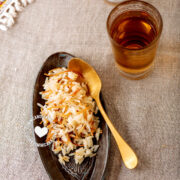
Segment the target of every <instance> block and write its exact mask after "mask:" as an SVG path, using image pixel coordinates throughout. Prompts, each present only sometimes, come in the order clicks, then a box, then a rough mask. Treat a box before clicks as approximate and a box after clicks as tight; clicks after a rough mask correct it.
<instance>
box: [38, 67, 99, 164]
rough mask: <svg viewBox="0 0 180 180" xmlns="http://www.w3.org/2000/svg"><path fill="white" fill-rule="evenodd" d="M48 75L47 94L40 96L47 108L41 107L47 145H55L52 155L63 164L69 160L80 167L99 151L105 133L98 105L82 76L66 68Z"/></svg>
mask: <svg viewBox="0 0 180 180" xmlns="http://www.w3.org/2000/svg"><path fill="white" fill-rule="evenodd" d="M45 75H46V76H47V77H46V80H45V83H44V85H43V87H44V91H42V92H40V94H41V96H42V99H44V100H45V104H44V105H41V104H39V103H38V105H39V106H40V108H41V115H42V123H43V125H44V126H45V127H47V128H48V134H47V138H46V142H49V141H52V151H53V152H54V153H55V154H57V155H58V158H59V162H60V163H61V164H65V163H66V162H69V160H70V158H74V160H75V163H76V164H81V163H82V162H83V161H84V159H85V158H86V157H90V158H91V157H93V156H95V155H96V152H97V150H98V148H99V145H98V141H99V137H100V134H101V133H102V130H101V128H100V127H99V122H100V121H99V117H98V116H97V113H98V108H97V106H96V103H95V101H94V100H93V98H92V97H91V96H90V94H89V91H88V86H87V84H86V82H85V80H84V79H83V77H82V75H81V74H79V73H77V72H73V71H70V70H68V69H66V68H64V67H63V68H55V69H52V70H50V71H49V72H48V73H47V74H45Z"/></svg>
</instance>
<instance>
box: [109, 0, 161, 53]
mask: <svg viewBox="0 0 180 180" xmlns="http://www.w3.org/2000/svg"><path fill="white" fill-rule="evenodd" d="M130 2H134V3H142V4H143V5H146V6H149V7H150V8H151V9H153V10H154V11H156V13H157V14H158V16H159V19H160V28H159V32H158V34H157V36H156V37H155V38H154V39H153V40H152V41H151V42H150V43H149V44H148V45H147V46H145V47H143V48H141V49H128V48H126V47H124V46H122V45H120V44H118V43H117V42H116V41H115V40H114V39H113V38H112V37H111V34H110V28H108V27H109V25H108V22H109V19H110V16H111V15H112V14H113V13H114V11H116V9H117V8H118V7H119V6H122V5H126V4H129V3H130ZM162 28H163V20H162V16H161V14H160V12H159V11H158V10H157V8H155V7H154V6H153V5H152V4H150V3H147V2H145V1H141V0H138V1H137V0H126V1H123V2H121V3H119V4H117V5H116V6H115V7H114V8H113V9H112V10H111V11H110V13H109V15H108V18H107V21H106V29H107V32H108V35H109V38H110V40H111V41H113V43H115V44H116V45H117V46H119V47H120V48H122V49H126V50H128V51H141V50H145V49H147V48H149V47H151V46H152V45H153V44H155V43H156V41H157V40H158V39H159V38H160V36H161V33H162Z"/></svg>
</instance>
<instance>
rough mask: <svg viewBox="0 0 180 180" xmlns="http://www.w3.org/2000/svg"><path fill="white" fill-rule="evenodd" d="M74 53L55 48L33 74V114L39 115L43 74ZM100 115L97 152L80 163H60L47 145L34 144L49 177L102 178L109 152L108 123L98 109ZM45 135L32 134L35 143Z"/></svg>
mask: <svg viewBox="0 0 180 180" xmlns="http://www.w3.org/2000/svg"><path fill="white" fill-rule="evenodd" d="M73 57H74V56H73V55H71V54H68V53H65V52H59V53H55V54H53V55H51V56H50V57H49V58H48V59H47V60H46V61H45V63H44V64H43V66H42V67H41V69H40V71H39V74H38V76H37V79H36V82H35V86H34V93H33V117H35V116H37V115H40V108H39V107H38V106H37V103H41V104H44V103H45V102H44V100H43V99H42V98H41V95H40V94H39V92H41V91H43V86H42V85H43V84H44V82H45V78H46V77H45V75H44V73H47V72H48V71H49V70H51V69H53V68H57V67H67V66H68V62H69V60H70V59H71V58H73ZM101 101H102V104H103V106H104V103H103V98H102V94H101ZM98 116H99V117H100V127H101V129H102V131H103V133H102V135H101V137H100V140H99V143H98V144H99V145H100V147H99V149H98V151H97V155H96V156H95V157H93V158H86V159H85V160H84V161H83V163H82V164H81V165H76V164H75V162H74V160H70V162H68V163H66V165H65V166H64V165H61V164H60V163H59V161H58V157H57V156H56V155H55V154H54V153H53V152H52V151H51V145H49V146H46V147H38V151H39V155H40V157H41V160H42V162H43V165H44V167H45V169H46V171H47V173H48V175H49V177H50V179H52V180H63V179H65V180H88V179H90V180H101V179H103V178H104V173H105V169H106V164H107V159H108V152H109V141H110V138H109V130H108V127H107V125H106V123H105V121H104V119H103V117H102V116H101V114H100V113H99V114H98ZM40 122H41V119H38V120H36V121H34V124H33V125H34V127H36V126H40V127H43V125H42V124H40ZM45 139H46V137H43V138H39V137H38V136H37V135H36V134H35V140H36V142H37V143H44V142H45Z"/></svg>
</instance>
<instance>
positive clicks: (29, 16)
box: [0, 0, 180, 180]
mask: <svg viewBox="0 0 180 180" xmlns="http://www.w3.org/2000/svg"><path fill="white" fill-rule="evenodd" d="M147 1H148V2H150V3H152V4H153V5H155V6H156V7H157V8H158V9H159V11H160V12H161V14H162V16H163V20H164V28H163V34H162V37H161V42H160V46H159V49H158V53H157V56H156V63H155V69H154V71H153V73H152V74H151V75H150V76H149V77H147V78H145V79H143V80H139V81H132V80H128V79H125V78H123V77H121V76H120V74H119V72H118V69H116V67H115V65H114V60H113V56H112V52H111V47H110V43H109V40H108V37H107V33H106V18H107V16H108V13H109V12H110V10H111V9H112V8H113V6H112V5H109V4H107V3H105V2H104V1H103V0H51V1H49V0H36V1H35V3H33V4H31V5H30V6H28V7H27V8H26V9H25V10H24V11H23V13H21V14H20V15H19V17H18V19H16V21H17V24H16V25H15V26H14V27H12V28H11V29H10V30H9V31H8V32H0V180H48V179H49V177H48V175H47V174H46V172H45V170H44V168H43V165H42V163H41V160H40V157H39V155H38V152H37V150H36V147H35V146H34V145H33V144H32V142H31V139H32V138H33V137H31V135H29V134H28V133H29V131H28V129H27V127H28V125H27V124H28V122H29V120H30V118H31V101H32V93H33V86H34V82H35V79H36V76H37V73H38V71H39V69H40V67H41V65H42V63H43V62H44V61H45V59H46V58H47V57H48V56H49V55H51V54H52V53H54V52H57V51H66V52H69V53H72V54H74V55H76V56H78V57H80V58H83V59H85V60H87V62H88V63H90V64H91V65H92V66H94V67H95V68H96V70H97V72H98V73H99V75H100V77H101V79H102V82H103V94H104V97H105V99H106V105H107V109H108V113H109V116H110V118H111V119H112V121H113V123H114V125H115V126H116V127H117V129H118V131H119V132H120V133H121V134H122V136H123V137H124V138H125V139H126V140H127V142H128V143H129V144H130V145H131V146H132V147H133V149H134V150H135V151H136V153H137V155H138V157H139V165H138V167H137V168H136V169H135V170H128V169H126V168H125V166H124V165H123V163H122V160H121V157H120V154H119V151H118V149H117V146H116V144H115V141H114V139H113V138H111V147H110V154H109V156H110V158H109V161H108V165H107V175H106V180H131V179H133V180H178V179H180V173H179V172H180V169H179V167H180V146H179V144H180V1H179V0H147Z"/></svg>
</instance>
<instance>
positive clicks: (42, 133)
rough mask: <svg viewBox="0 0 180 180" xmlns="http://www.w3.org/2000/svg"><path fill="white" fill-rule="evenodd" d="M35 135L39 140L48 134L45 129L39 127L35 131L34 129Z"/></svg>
mask: <svg viewBox="0 0 180 180" xmlns="http://www.w3.org/2000/svg"><path fill="white" fill-rule="evenodd" d="M34 131H35V133H36V135H38V136H39V137H40V138H42V137H43V136H45V135H46V134H47V133H48V128H47V127H43V128H41V127H39V126H36V127H35V129H34Z"/></svg>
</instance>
